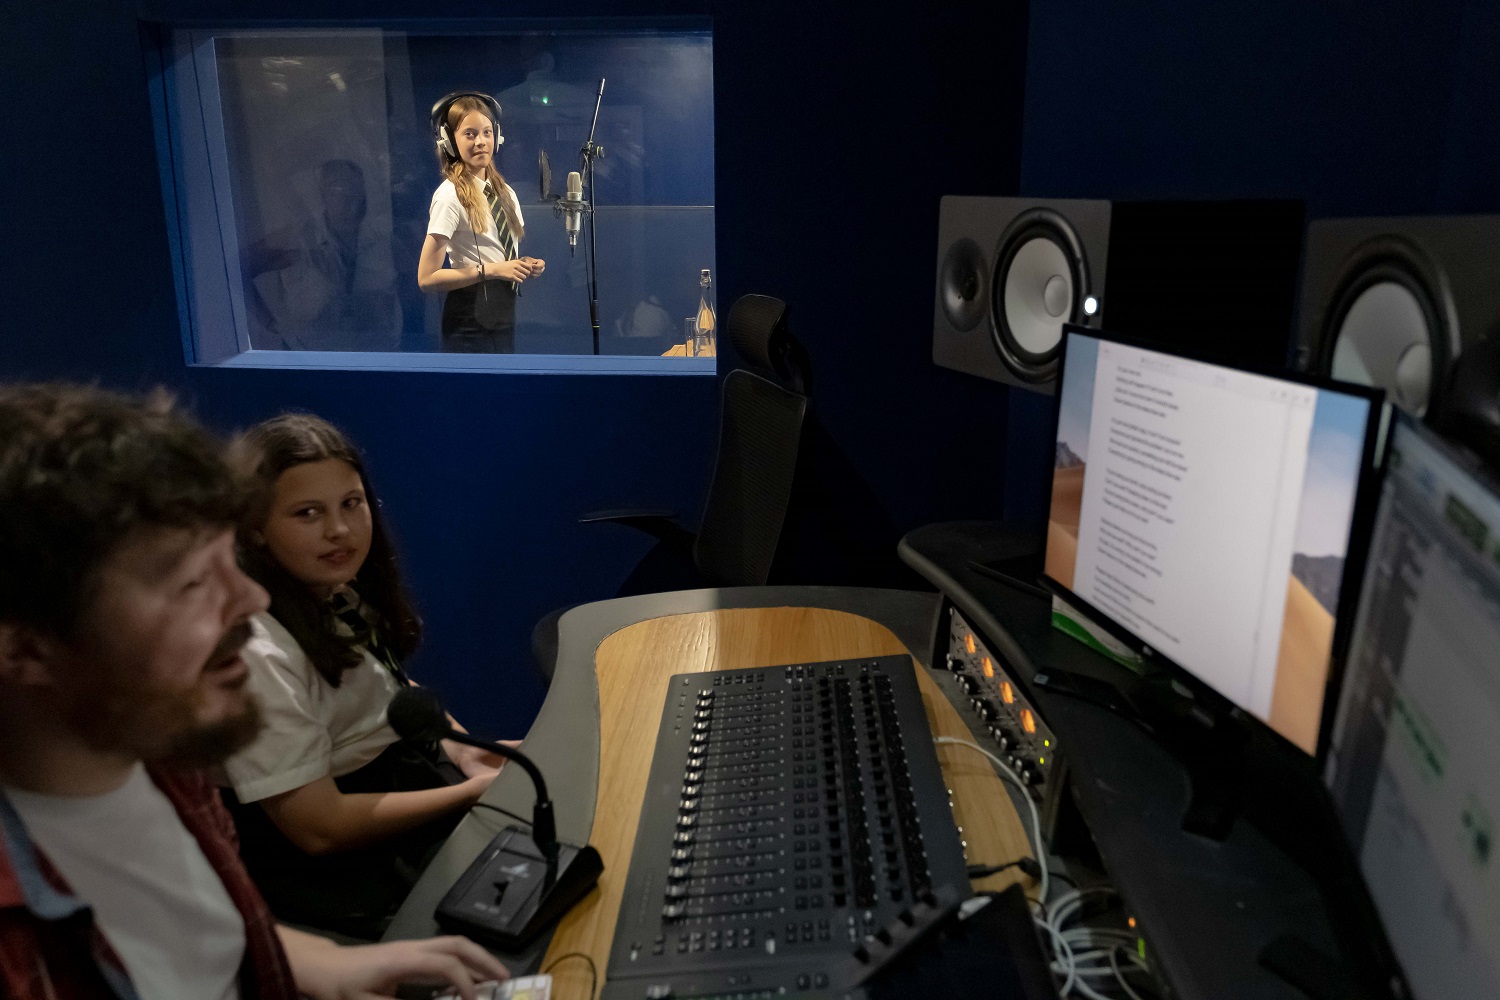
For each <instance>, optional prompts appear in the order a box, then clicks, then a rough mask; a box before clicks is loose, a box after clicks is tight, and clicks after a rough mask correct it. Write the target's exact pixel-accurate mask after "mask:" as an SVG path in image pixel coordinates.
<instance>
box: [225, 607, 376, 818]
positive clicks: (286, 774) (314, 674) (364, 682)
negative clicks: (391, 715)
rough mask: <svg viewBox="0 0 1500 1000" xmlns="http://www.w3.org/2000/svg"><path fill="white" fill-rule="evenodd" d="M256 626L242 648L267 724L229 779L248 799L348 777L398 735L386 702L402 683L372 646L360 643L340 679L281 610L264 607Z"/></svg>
mask: <svg viewBox="0 0 1500 1000" xmlns="http://www.w3.org/2000/svg"><path fill="white" fill-rule="evenodd" d="M250 629H251V636H250V641H249V643H247V644H246V646H245V650H244V653H243V654H241V655H243V656H244V658H245V662H246V663H247V664H248V665H249V667H250V690H251V691H253V692H254V693H255V696H256V698H257V699H259V701H260V706H261V710H262V714H263V716H264V718H265V728H264V729H262V730H261V733H260V735H259V736H257V737H256V738H255V742H254V743H252V744H250V745H249V746H248V747H246V748H245V749H243V750H241V751H240V752H239V753H237V754H235V755H234V756H233V757H231V758H229V760H228V761H227V762H226V763H225V764H224V775H223V779H224V782H225V783H226V784H228V785H229V786H230V787H232V788H233V789H234V793H235V795H236V796H238V797H239V800H240V801H241V802H259V801H260V800H261V799H264V798H269V797H270V796H272V795H280V794H281V793H282V792H289V791H291V790H292V789H294V788H301V787H302V786H303V785H306V784H308V783H309V782H313V781H316V780H318V779H319V778H322V777H324V776H332V777H335V778H339V777H342V776H344V775H346V774H349V773H350V772H351V771H357V770H359V769H360V768H362V767H364V766H365V765H366V764H368V763H369V762H370V761H372V760H374V759H375V758H376V757H378V756H380V753H381V751H383V750H384V749H385V748H386V747H388V746H390V745H391V744H392V743H395V742H396V740H397V739H398V738H399V737H397V736H396V731H395V730H393V729H392V728H391V727H390V724H389V723H388V722H387V721H386V717H385V710H386V707H387V706H388V705H390V703H391V698H392V697H394V696H395V694H396V692H397V691H398V690H400V688H401V686H402V685H401V682H400V681H399V680H397V679H396V678H395V677H394V676H393V675H392V674H391V672H390V670H388V669H387V668H386V667H385V665H384V664H382V663H381V662H380V661H379V660H378V659H376V658H375V656H374V654H372V653H371V652H370V651H369V650H367V649H364V648H363V647H361V648H360V654H361V659H360V662H359V664H358V665H357V666H353V667H350V668H349V669H348V670H345V671H344V673H343V675H342V676H341V677H340V678H339V686H338V687H334V686H333V685H332V684H329V683H328V681H327V680H325V679H324V677H323V675H322V674H320V673H318V671H317V668H315V667H314V666H313V665H312V661H311V660H309V659H308V658H307V654H306V653H304V652H303V651H302V647H301V646H299V645H298V644H297V640H296V639H293V638H292V634H291V633H290V632H288V631H287V630H286V628H285V627H284V626H283V625H282V624H281V623H280V622H278V621H277V620H276V619H275V618H272V617H271V616H270V615H269V614H265V613H261V614H258V615H256V616H255V617H254V618H252V619H250Z"/></svg>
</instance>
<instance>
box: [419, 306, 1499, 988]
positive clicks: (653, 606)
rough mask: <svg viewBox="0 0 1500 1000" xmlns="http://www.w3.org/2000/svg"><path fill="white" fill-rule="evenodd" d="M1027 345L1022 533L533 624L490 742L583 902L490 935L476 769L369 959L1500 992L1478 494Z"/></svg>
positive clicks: (1009, 981)
mask: <svg viewBox="0 0 1500 1000" xmlns="http://www.w3.org/2000/svg"><path fill="white" fill-rule="evenodd" d="M1057 348H1058V354H1059V356H1058V358H1057V364H1056V368H1055V375H1054V378H1055V383H1056V384H1055V393H1056V415H1057V419H1056V431H1055V438H1054V442H1053V444H1054V455H1055V461H1054V468H1053V471H1052V493H1051V504H1050V509H1049V513H1048V521H1047V526H1046V531H1045V534H1044V536H1038V535H1036V534H1034V533H1027V532H1024V531H1015V530H1010V529H1007V528H1004V527H1002V526H997V525H994V524H990V523H980V522H957V523H946V524H937V525H932V526H929V527H927V528H923V529H920V530H918V531H915V532H912V533H911V534H909V535H908V536H907V537H906V539H905V540H903V542H902V545H901V555H902V558H903V559H905V560H906V561H907V563H908V564H910V565H911V566H912V567H913V568H915V569H916V570H918V571H919V572H920V573H922V574H923V575H924V576H925V577H926V578H927V579H928V580H929V581H930V582H931V583H932V584H933V585H934V586H935V587H936V588H937V590H938V591H939V594H938V595H937V596H936V597H934V596H932V595H922V594H916V593H906V592H898V591H879V590H861V589H858V588H818V587H781V588H778V587H765V588H740V589H729V590H704V591H687V592H678V593H669V594H658V595H650V596H645V597H636V598H622V599H617V600H613V601H606V602H601V603H597V604H591V605H584V606H582V607H579V608H576V609H574V610H572V611H570V612H568V613H567V614H566V615H565V616H564V617H563V619H562V623H561V628H560V644H559V656H558V670H557V675H556V678H555V681H554V683H553V685H552V688H551V690H550V692H549V695H548V698H547V702H546V704H545V706H544V708H543V711H542V713H541V715H540V716H539V717H538V719H537V722H536V725H535V726H534V727H533V729H532V731H531V733H530V734H529V735H528V737H527V740H526V744H525V746H526V750H527V752H528V753H529V754H531V755H532V756H533V757H534V758H535V760H536V761H537V762H538V763H539V764H540V765H541V767H542V768H543V769H544V770H545V771H546V772H547V780H548V782H549V783H550V785H551V787H552V788H553V790H554V792H555V794H556V806H557V829H558V839H559V840H561V841H562V842H564V844H569V843H571V844H574V845H583V844H588V845H590V846H591V847H592V848H594V849H596V850H597V851H598V854H599V856H600V858H601V860H602V875H600V876H599V878H598V885H597V888H596V889H593V890H592V891H589V892H588V893H587V894H586V895H583V896H582V898H581V900H580V901H579V902H577V903H576V905H573V906H572V908H571V909H569V910H568V912H567V913H566V915H564V916H562V918H561V920H560V921H559V922H558V923H557V924H556V927H555V929H551V928H549V929H548V930H547V931H546V932H544V933H541V934H539V935H537V936H536V937H534V938H530V939H527V940H517V939H514V938H511V937H501V936H499V933H500V932H498V931H497V927H498V926H499V925H501V924H503V923H504V922H505V921H506V920H507V919H508V918H511V917H514V915H515V913H517V912H519V911H521V910H524V909H525V908H526V907H527V906H529V905H534V904H535V900H536V899H539V898H540V897H539V896H538V897H534V898H533V897H531V896H530V894H531V893H532V892H533V888H532V887H531V886H530V884H529V883H528V885H527V887H526V888H524V889H521V890H517V889H515V888H514V868H515V865H514V862H515V857H514V856H513V855H512V856H506V855H504V850H503V849H502V848H503V846H504V845H503V844H502V843H501V842H502V841H503V840H504V838H505V837H507V836H514V835H517V834H519V835H520V836H522V838H523V839H524V835H525V830H524V828H516V827H514V826H513V827H512V828H511V831H510V833H508V834H501V835H500V836H497V832H498V831H500V829H501V828H502V827H503V826H505V825H506V823H507V817H505V816H503V815H501V812H507V811H508V812H509V813H510V814H511V815H512V817H524V816H525V815H526V811H527V810H528V809H529V808H530V803H531V799H532V791H531V788H530V786H529V785H528V784H527V783H526V782H525V780H524V778H523V776H521V775H518V774H515V773H506V774H505V775H504V776H503V777H502V779H501V780H500V781H498V782H497V783H496V784H495V786H494V787H493V788H492V789H491V791H490V792H489V793H488V794H487V796H486V804H487V805H489V806H491V807H492V808H491V809H486V810H476V811H475V812H473V813H471V814H470V816H469V817H468V818H467V819H466V820H465V821H464V823H463V825H461V826H460V828H459V829H458V831H457V832H456V833H455V834H454V836H453V837H452V838H451V839H450V841H449V843H448V844H447V846H446V847H445V848H444V850H443V852H442V853H441V854H440V855H439V856H438V858H437V860H436V861H435V862H434V863H433V865H432V867H431V868H430V869H429V870H428V871H427V873H426V874H425V875H424V876H423V879H422V882H421V883H420V884H419V885H418V887H417V888H416V890H415V891H414V892H413V893H412V895H411V897H410V898H409V899H408V901H407V903H406V905H405V907H404V908H403V909H402V911H401V913H400V914H399V915H398V917H397V920H396V922H395V924H394V925H393V926H392V928H391V931H390V936H392V937H418V936H425V935H429V934H431V933H434V932H435V931H436V930H438V929H439V928H440V927H446V928H448V929H459V930H463V931H464V932H466V933H471V934H473V935H475V936H476V937H479V938H481V939H487V940H489V941H491V943H492V944H493V943H496V942H501V941H503V942H504V949H502V951H501V954H503V955H506V956H507V957H508V958H509V959H510V960H511V961H512V963H513V964H514V965H515V966H516V967H518V968H537V967H543V968H547V969H550V970H552V974H553V975H554V976H555V977H556V981H555V982H556V988H557V990H558V992H557V994H556V995H558V996H571V995H574V994H575V993H576V995H579V996H586V995H599V996H602V997H607V998H626V997H641V998H668V997H695V998H708V997H716V998H759V997H766V998H770V997H781V996H808V997H885V996H910V995H914V994H916V993H918V992H919V991H923V992H927V993H931V994H933V995H939V996H944V997H966V996H975V997H978V996H985V997H990V996H995V997H1024V998H1033V997H1051V996H1059V995H1081V996H1130V997H1137V996H1180V997H1230V996H1236V997H1237V996H1256V997H1262V996H1263V997H1313V998H1325V997H1327V998H1335V997H1416V998H1423V1000H1425V998H1432V997H1453V996H1466V997H1469V996H1472V997H1480V996H1497V995H1500V976H1497V972H1500V935H1497V934H1496V932H1495V930H1494V928H1495V926H1496V923H1495V920H1494V916H1495V913H1494V907H1495V905H1496V900H1497V899H1500V893H1496V892H1495V886H1494V878H1495V875H1494V870H1493V868H1492V867H1491V866H1490V864H1491V847H1492V838H1493V816H1494V815H1495V809H1497V808H1500V788H1497V787H1496V783H1495V779H1494V774H1493V772H1494V769H1493V767H1486V766H1485V765H1486V764H1487V763H1490V762H1492V759H1493V752H1492V751H1491V750H1490V749H1489V747H1490V745H1491V743H1490V737H1491V736H1492V734H1493V733H1494V732H1495V723H1496V715H1497V713H1500V679H1497V677H1496V675H1495V669H1496V663H1497V661H1496V659H1495V656H1494V652H1495V650H1496V649H1497V648H1500V543H1497V535H1500V492H1497V487H1496V478H1495V476H1494V471H1493V470H1492V469H1491V470H1486V469H1485V468H1484V467H1483V465H1482V463H1481V462H1480V461H1479V460H1478V459H1477V458H1475V457H1474V455H1473V454H1472V453H1471V452H1469V451H1468V450H1466V449H1464V448H1463V447H1461V446H1457V445H1454V444H1451V443H1449V442H1447V441H1445V440H1444V438H1443V437H1442V436H1440V435H1439V434H1437V433H1435V432H1434V431H1433V430H1431V429H1430V428H1428V427H1427V426H1425V425H1424V424H1423V423H1422V422H1420V421H1419V420H1418V419H1417V418H1415V417H1413V416H1410V415H1408V414H1407V413H1405V412H1403V411H1394V410H1391V409H1390V408H1387V407H1384V406H1383V405H1382V402H1381V400H1382V395H1381V393H1380V392H1379V391H1378V390H1375V389H1371V388H1366V387H1363V386H1356V385H1352V384H1347V383H1338V382H1332V381H1329V380H1326V379H1323V378H1321V377H1316V376H1303V375H1288V374H1284V373H1283V374H1277V375H1272V374H1265V373H1262V372H1259V371H1256V370H1254V369H1253V368H1251V367H1248V366H1243V365H1239V366H1237V365H1228V364H1223V363H1218V362H1214V361H1205V360H1201V359H1199V358H1197V357H1194V356H1190V355H1189V354H1188V353H1185V352H1182V351H1179V350H1164V349H1161V348H1160V347H1159V346H1157V345H1154V344H1152V343H1150V342H1148V341H1145V340H1141V339H1136V338H1133V337H1122V336H1118V335H1115V334H1112V333H1105V332H1102V331H1099V330H1096V329H1090V328H1086V327H1082V326H1066V327H1064V328H1063V335H1062V339H1061V341H1060V342H1059V343H1058V345H1057ZM497 845H500V846H499V847H497ZM539 857H540V856H538V858H539ZM497 859H498V860H497ZM560 881H562V880H560ZM1001 890H1004V891H1001ZM537 891H539V892H540V893H543V894H545V893H546V892H547V891H549V889H548V888H547V887H546V886H543V887H542V888H540V889H539V890H537ZM518 895H520V896H525V897H526V898H517V896H518ZM528 899H531V902H530V903H528ZM596 991H598V992H597V994H596Z"/></svg>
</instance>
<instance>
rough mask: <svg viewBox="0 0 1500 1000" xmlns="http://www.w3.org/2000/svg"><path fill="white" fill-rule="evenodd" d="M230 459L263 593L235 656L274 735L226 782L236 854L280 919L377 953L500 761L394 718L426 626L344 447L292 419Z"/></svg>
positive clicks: (250, 560) (366, 486) (241, 445)
mask: <svg viewBox="0 0 1500 1000" xmlns="http://www.w3.org/2000/svg"><path fill="white" fill-rule="evenodd" d="M231 460H232V462H233V465H234V467H235V469H236V471H237V472H238V473H239V474H240V476H241V477H242V479H243V481H244V482H245V484H246V489H247V493H248V494H249V499H250V503H249V510H248V512H247V515H246V517H245V519H244V521H243V522H242V524H241V526H240V529H239V546H240V560H241V563H242V564H243V566H244V568H245V571H246V572H247V573H249V574H250V576H251V577H253V578H254V579H255V580H256V581H257V582H258V583H260V585H261V586H263V587H264V588H265V589H266V590H267V591H268V592H269V593H270V595H271V606H270V610H269V612H267V613H265V614H260V615H256V616H255V617H254V618H253V619H252V620H251V622H250V628H251V637H250V641H249V642H248V644H247V645H246V646H245V649H244V652H243V654H242V655H243V656H244V658H245V662H246V663H247V664H248V665H249V667H250V687H251V689H252V690H253V691H254V692H255V694H256V698H257V700H258V701H259V702H260V705H261V709H262V713H263V717H264V724H265V728H264V729H263V730H262V732H261V734H260V736H259V737H257V739H256V741H255V742H254V743H252V744H251V745H250V746H249V747H247V748H245V749H244V750H242V751H240V752H239V753H238V754H236V755H235V756H234V757H232V758H230V760H229V761H228V762H227V763H226V764H225V766H224V780H225V783H226V784H227V785H228V786H229V788H230V792H228V793H226V795H225V799H226V801H227V802H228V804H229V806H230V809H231V812H233V813H234V816H235V822H236V825H237V826H238V827H239V831H240V850H241V854H242V855H243V857H244V860H245V864H246V867H247V868H248V869H249V870H250V874H251V875H252V876H253V877H254V879H255V881H256V884H257V885H258V886H259V888H260V890H261V894H262V895H263V896H265V898H266V900H267V902H269V903H270V905H271V909H272V911H273V912H274V913H275V914H276V916H277V917H279V918H280V919H282V920H289V921H292V922H294V923H300V924H309V925H312V926H314V927H319V928H325V929H329V930H335V931H339V932H341V933H344V934H349V935H353V936H355V937H360V938H370V939H374V938H377V937H379V936H380V934H381V933H382V932H383V931H384V929H385V926H386V924H387V923H388V922H389V920H390V918H391V917H392V916H393V915H394V914H395V912H396V908H397V907H398V906H399V905H400V904H401V902H402V900H403V899H405V897H406V894H407V892H408V891H409V890H410V888H411V886H412V884H413V883H414V882H415V880H416V877H417V875H419V874H420V873H421V871H422V869H423V868H424V867H425V866H426V863H427V860H428V859H429V858H430V856H431V854H432V853H433V852H434V851H435V850H436V848H437V847H439V846H441V845H442V843H443V841H444V840H445V839H446V837H447V835H448V834H449V833H450V832H451V831H452V828H453V826H454V824H456V823H457V822H458V820H459V819H460V818H461V817H462V816H463V814H464V812H465V811H466V810H467V809H468V808H469V807H470V806H472V805H473V804H474V803H475V802H476V801H477V800H478V799H479V797H480V795H482V794H483V793H484V791H485V789H486V788H488V787H489V785H490V782H491V781H493V780H494V778H495V775H496V774H497V773H498V770H499V767H500V765H501V764H502V763H503V761H502V760H501V759H500V758H499V757H498V756H496V755H493V754H489V753H486V752H484V751H481V750H475V749H473V748H470V747H464V746H460V745H458V744H449V743H448V742H444V743H443V744H441V745H417V744H412V743H409V742H407V741H405V740H403V739H401V738H400V737H398V736H397V735H396V733H395V731H394V730H392V729H391V727H390V724H389V723H388V722H387V720H386V706H387V705H389V703H390V700H391V697H392V696H393V695H394V694H395V693H396V691H398V690H399V689H400V688H401V687H402V686H404V685H406V684H410V683H411V681H410V680H409V679H408V677H407V676H406V672H405V670H404V669H403V667H402V663H403V661H404V660H405V659H406V658H407V656H408V655H410V653H411V652H412V651H413V650H414V649H415V648H416V646H417V643H418V641H419V639H420V638H421V631H422V627H421V622H420V621H419V620H418V618H417V615H416V612H415V611H414V610H413V609H412V606H411V602H410V600H409V599H408V597H407V594H406V590H405V588H404V587H403V586H402V583H401V573H400V569H399V567H398V566H397V563H396V556H395V551H394V549H393V547H392V545H391V542H390V539H389V537H388V536H387V534H386V531H385V527H384V525H383V524H382V521H381V517H380V509H379V505H378V504H377V502H376V500H375V496H374V493H373V491H372V490H371V488H370V483H369V480H368V479H367V478H366V476H365V472H364V462H363V461H362V460H361V458H360V455H359V452H358V451H356V450H355V448H354V446H353V445H352V444H351V443H350V442H349V440H348V439H347V438H346V437H344V435H343V434H341V433H340V432H339V431H338V430H337V429H336V428H334V427H333V426H332V425H331V424H329V423H327V422H326V421H324V420H321V419H319V418H317V417H314V416H311V415H309V414H287V415H284V416H281V417H276V418H274V419H272V420H268V421H266V422H264V423H262V424H259V425H257V426H255V427H253V428H251V429H250V430H249V431H247V432H246V433H245V434H244V435H242V436H241V437H240V439H239V440H238V441H237V442H235V445H234V447H233V450H232V452H231ZM450 721H451V720H450ZM455 725H456V724H455Z"/></svg>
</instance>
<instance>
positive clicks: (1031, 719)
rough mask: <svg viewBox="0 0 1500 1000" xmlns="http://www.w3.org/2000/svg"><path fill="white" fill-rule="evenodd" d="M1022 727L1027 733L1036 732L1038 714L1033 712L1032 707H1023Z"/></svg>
mask: <svg viewBox="0 0 1500 1000" xmlns="http://www.w3.org/2000/svg"><path fill="white" fill-rule="evenodd" d="M1021 728H1022V729H1024V730H1025V731H1026V732H1027V733H1034V732H1036V716H1034V715H1032V714H1031V709H1029V708H1023V709H1021Z"/></svg>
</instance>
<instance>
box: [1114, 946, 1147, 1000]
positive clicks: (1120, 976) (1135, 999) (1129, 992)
mask: <svg viewBox="0 0 1500 1000" xmlns="http://www.w3.org/2000/svg"><path fill="white" fill-rule="evenodd" d="M1121 950H1123V949H1121V948H1118V947H1116V948H1111V949H1110V950H1109V969H1110V971H1111V972H1113V973H1114V974H1115V982H1117V983H1119V984H1120V989H1122V990H1124V991H1125V995H1126V996H1128V997H1130V1000H1142V997H1141V995H1140V994H1139V993H1137V992H1136V991H1135V990H1134V989H1132V988H1131V986H1130V984H1129V983H1128V982H1126V981H1125V973H1124V972H1122V971H1121V970H1120V963H1119V961H1118V960H1117V959H1116V958H1115V952H1117V951H1121ZM1125 954H1126V955H1128V956H1129V957H1130V961H1131V962H1132V963H1137V965H1136V967H1137V968H1143V966H1142V965H1140V964H1138V963H1139V959H1137V958H1136V956H1135V954H1134V953H1132V952H1129V951H1126V952H1125Z"/></svg>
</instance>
